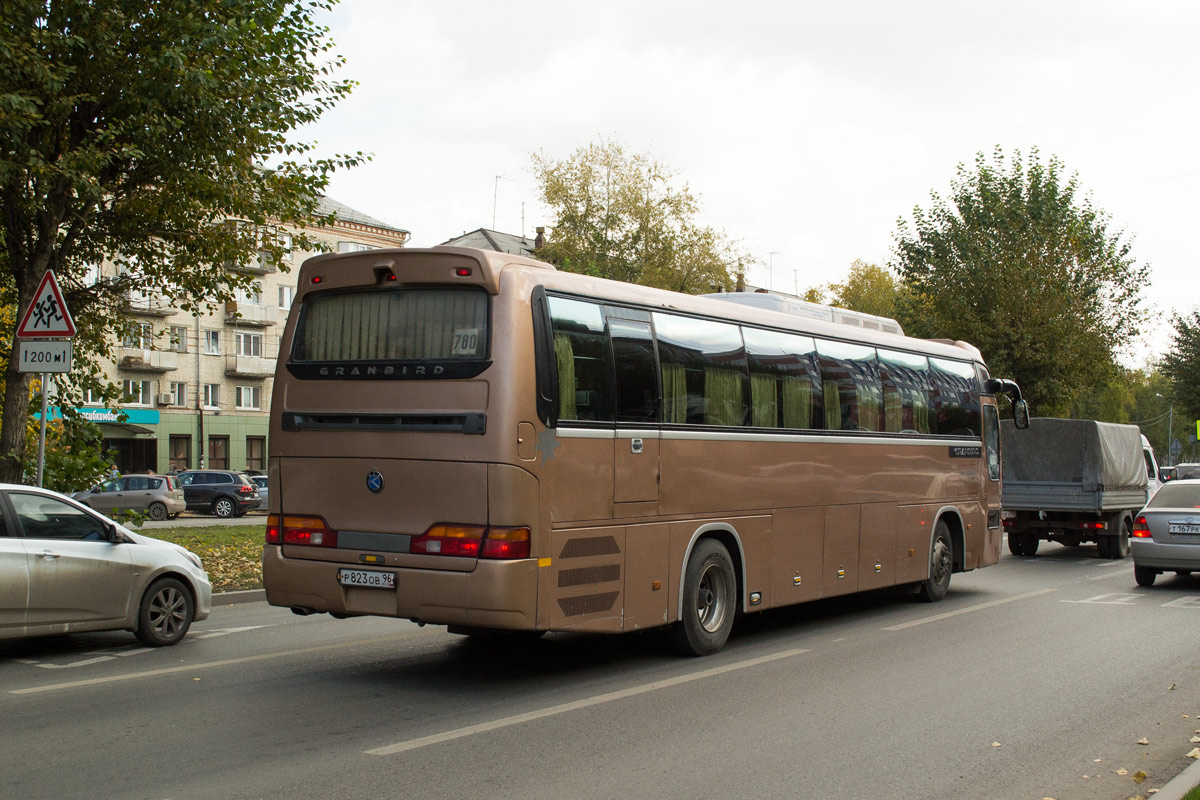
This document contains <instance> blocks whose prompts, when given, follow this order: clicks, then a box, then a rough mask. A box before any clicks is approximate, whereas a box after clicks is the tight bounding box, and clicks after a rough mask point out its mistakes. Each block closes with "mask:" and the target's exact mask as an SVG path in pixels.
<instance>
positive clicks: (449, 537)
mask: <svg viewBox="0 0 1200 800" xmlns="http://www.w3.org/2000/svg"><path fill="white" fill-rule="evenodd" d="M485 533H487V528H479V527H475V526H471V525H434V526H433V527H431V528H430V529H429V530H427V531H425V533H423V534H421V535H420V536H414V537H413V538H412V541H410V542H409V543H408V552H410V553H419V554H422V555H431V556H467V557H469V558H478V557H479V548H480V545H481V544H482V543H483V537H484V534H485Z"/></svg>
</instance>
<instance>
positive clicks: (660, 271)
mask: <svg viewBox="0 0 1200 800" xmlns="http://www.w3.org/2000/svg"><path fill="white" fill-rule="evenodd" d="M533 173H534V176H535V177H536V178H537V181H538V184H539V185H540V189H541V193H542V200H543V202H545V203H546V205H547V206H549V207H550V208H551V209H552V210H553V213H554V215H555V221H554V224H553V226H552V232H551V234H550V236H549V239H548V241H547V243H546V246H545V248H544V249H543V250H540V251H539V252H538V257H539V258H542V259H544V260H547V261H549V262H550V263H552V264H554V265H556V266H557V267H559V268H560V269H565V270H569V271H571V272H580V273H583V274H586V275H594V276H596V277H601V278H611V279H613V280H618V281H625V282H627V283H641V284H644V285H647V286H658V287H660V288H664V289H672V290H674V291H677V292H689V293H693V294H698V293H703V292H712V291H717V290H718V289H729V288H731V286H732V284H733V277H732V275H733V274H736V273H739V272H743V271H744V268H745V265H746V264H747V263H748V259H747V257H746V256H744V255H743V254H741V253H740V252H738V251H737V249H736V247H735V246H734V245H733V244H731V243H730V242H728V241H727V240H726V239H725V237H724V235H723V234H721V233H719V232H718V231H715V230H713V229H712V228H707V227H701V226H699V225H697V224H696V222H695V221H694V219H693V218H694V216H695V214H696V211H697V208H698V206H697V202H696V198H695V196H694V195H692V193H691V191H690V190H689V189H688V187H687V184H684V185H682V186H677V185H675V183H674V182H673V181H672V178H673V177H674V176H673V174H672V173H671V171H670V170H669V169H668V168H667V167H665V166H664V165H662V164H660V163H658V162H657V161H654V160H652V159H651V158H649V157H648V156H644V155H640V154H634V155H630V154H627V153H626V152H625V150H624V148H622V147H621V145H619V144H617V143H615V142H598V143H593V144H589V145H587V146H586V147H582V148H580V149H578V150H576V151H575V152H574V153H573V154H571V156H570V157H569V158H567V159H565V160H563V161H557V160H554V159H552V158H550V157H549V156H547V155H545V154H544V153H538V154H535V155H534V156H533Z"/></svg>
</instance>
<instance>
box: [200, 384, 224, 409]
mask: <svg viewBox="0 0 1200 800" xmlns="http://www.w3.org/2000/svg"><path fill="white" fill-rule="evenodd" d="M220 405H221V384H219V383H206V384H204V407H205V408H218V407H220Z"/></svg>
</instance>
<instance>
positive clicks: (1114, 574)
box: [1087, 564, 1133, 581]
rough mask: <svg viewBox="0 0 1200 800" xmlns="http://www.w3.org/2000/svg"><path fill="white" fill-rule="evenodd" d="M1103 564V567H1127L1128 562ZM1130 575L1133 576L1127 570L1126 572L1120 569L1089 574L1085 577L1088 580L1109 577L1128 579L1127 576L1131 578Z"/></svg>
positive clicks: (1099, 579) (1100, 579) (1101, 579)
mask: <svg viewBox="0 0 1200 800" xmlns="http://www.w3.org/2000/svg"><path fill="white" fill-rule="evenodd" d="M1104 566H1105V567H1108V566H1117V567H1128V566H1129V565H1128V564H1115V565H1110V564H1105V565H1104ZM1131 577H1133V576H1131V575H1130V574H1129V573H1128V572H1126V571H1125V570H1121V571H1120V572H1109V573H1107V574H1105V575H1089V576H1088V578H1087V579H1088V580H1089V581H1106V580H1108V579H1109V578H1125V579H1126V580H1129V578H1131Z"/></svg>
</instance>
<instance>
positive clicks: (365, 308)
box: [292, 288, 487, 362]
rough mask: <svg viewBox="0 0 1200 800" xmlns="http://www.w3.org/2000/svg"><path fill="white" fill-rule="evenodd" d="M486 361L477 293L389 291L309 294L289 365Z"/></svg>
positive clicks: (483, 311) (482, 295) (483, 305)
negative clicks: (346, 362)
mask: <svg viewBox="0 0 1200 800" xmlns="http://www.w3.org/2000/svg"><path fill="white" fill-rule="evenodd" d="M486 357H487V293H486V292H485V291H484V290H482V289H474V288H470V289H468V288H462V289H459V288H455V289H406V288H398V289H390V290H385V291H373V292H347V293H343V294H324V293H318V294H313V295H310V296H309V297H308V298H307V299H306V300H305V302H304V306H303V307H302V308H301V310H300V319H299V321H298V322H297V325H296V336H295V339H294V341H293V344H292V361H293V362H314V361H323V362H339V361H354V362H362V361H454V360H463V361H472V360H479V359H483V358H486Z"/></svg>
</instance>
